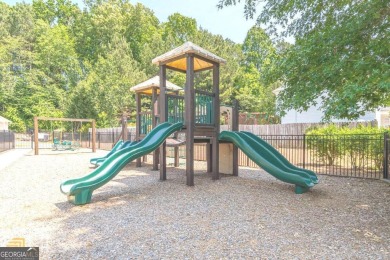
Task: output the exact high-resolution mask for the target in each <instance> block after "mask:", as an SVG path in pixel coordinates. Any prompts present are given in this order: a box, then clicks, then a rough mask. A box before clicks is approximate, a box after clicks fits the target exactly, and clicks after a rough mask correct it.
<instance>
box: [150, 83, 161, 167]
mask: <svg viewBox="0 0 390 260" xmlns="http://www.w3.org/2000/svg"><path fill="white" fill-rule="evenodd" d="M155 102H157V89H156V88H153V89H152V109H151V112H152V127H153V128H155V127H156V126H157V114H158V111H156V108H155V106H154V105H155ZM157 109H158V108H157ZM159 156H160V154H159V148H157V149H156V150H154V151H153V170H154V171H157V170H158V161H159Z"/></svg>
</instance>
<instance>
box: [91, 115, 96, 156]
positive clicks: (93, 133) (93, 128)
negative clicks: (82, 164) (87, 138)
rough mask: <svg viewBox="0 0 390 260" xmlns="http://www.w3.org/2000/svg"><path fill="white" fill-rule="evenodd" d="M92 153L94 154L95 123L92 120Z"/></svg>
mask: <svg viewBox="0 0 390 260" xmlns="http://www.w3.org/2000/svg"><path fill="white" fill-rule="evenodd" d="M92 152H93V153H96V121H95V120H92Z"/></svg>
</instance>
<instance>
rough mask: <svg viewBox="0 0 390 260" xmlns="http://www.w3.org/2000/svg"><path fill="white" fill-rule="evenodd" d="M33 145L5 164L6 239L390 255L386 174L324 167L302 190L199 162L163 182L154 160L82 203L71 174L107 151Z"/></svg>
mask: <svg viewBox="0 0 390 260" xmlns="http://www.w3.org/2000/svg"><path fill="white" fill-rule="evenodd" d="M105 153H106V152H102V151H99V152H98V153H96V154H92V153H68V154H67V153H57V154H56V155H50V154H46V155H39V156H29V155H26V156H24V157H22V158H20V159H19V160H18V161H17V162H14V163H12V164H10V165H8V166H7V167H6V168H4V169H2V170H0V187H1V188H0V201H1V204H0V220H1V222H0V246H5V244H6V243H7V241H8V240H10V239H11V238H14V237H24V238H25V239H26V244H27V245H26V246H39V247H40V253H41V259H131V258H147V259H223V258H226V259H227V258H233V259H237V258H261V259H264V258H267V259H292V258H293V259H389V258H390V204H389V202H390V186H389V184H388V183H385V182H383V181H378V180H363V179H350V178H337V177H329V176H319V178H320V184H319V185H317V186H315V187H314V189H312V190H311V191H310V192H308V193H305V194H302V195H296V194H294V187H293V185H289V184H285V183H283V182H281V181H278V180H276V179H275V178H273V177H272V176H270V175H268V174H266V173H264V172H263V171H261V170H259V169H249V168H241V169H240V177H230V176H223V177H222V179H221V180H219V181H212V180H211V177H210V175H208V174H207V173H204V169H205V164H204V163H196V167H197V169H199V170H198V171H197V172H196V176H195V186H194V187H187V186H186V185H185V184H184V183H185V175H184V174H185V170H184V167H183V166H181V167H180V168H177V169H175V168H168V174H167V176H168V180H167V181H165V182H160V181H159V180H158V176H159V172H157V171H151V170H150V169H151V165H150V164H145V166H144V167H142V168H135V167H134V164H131V165H130V166H128V167H126V168H125V169H124V170H122V171H121V172H120V173H119V174H118V175H117V176H116V177H115V178H114V180H112V181H111V182H109V183H108V184H107V185H105V186H103V187H102V188H100V189H98V190H96V191H95V192H94V193H93V198H92V203H91V204H88V205H84V206H74V205H72V204H70V203H68V202H67V201H66V197H65V196H64V195H63V194H62V193H61V192H60V190H59V184H60V182H61V181H62V180H64V179H68V178H72V177H77V176H82V175H85V174H86V173H88V172H89V171H91V170H92V169H91V168H90V165H89V159H90V158H91V157H95V156H99V155H102V154H105Z"/></svg>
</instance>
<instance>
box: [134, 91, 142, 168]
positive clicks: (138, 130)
mask: <svg viewBox="0 0 390 260" xmlns="http://www.w3.org/2000/svg"><path fill="white" fill-rule="evenodd" d="M135 103H136V114H137V115H136V117H135V118H136V119H135V140H136V141H137V142H138V141H139V139H140V133H141V114H140V113H141V95H140V94H139V93H137V94H135ZM135 166H136V167H141V158H137V159H136V163H135Z"/></svg>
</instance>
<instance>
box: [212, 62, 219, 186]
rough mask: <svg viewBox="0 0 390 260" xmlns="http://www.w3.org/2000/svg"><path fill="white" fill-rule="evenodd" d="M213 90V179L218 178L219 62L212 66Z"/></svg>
mask: <svg viewBox="0 0 390 260" xmlns="http://www.w3.org/2000/svg"><path fill="white" fill-rule="evenodd" d="M213 92H214V108H213V109H214V127H215V128H214V129H215V130H214V131H215V133H214V136H213V137H212V145H213V146H212V149H211V153H212V155H211V157H212V170H213V172H212V176H213V177H212V178H213V180H218V179H219V140H218V136H219V117H220V112H219V109H220V107H219V106H220V105H219V64H214V66H213Z"/></svg>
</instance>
